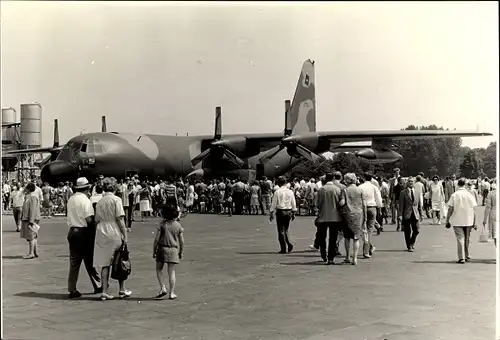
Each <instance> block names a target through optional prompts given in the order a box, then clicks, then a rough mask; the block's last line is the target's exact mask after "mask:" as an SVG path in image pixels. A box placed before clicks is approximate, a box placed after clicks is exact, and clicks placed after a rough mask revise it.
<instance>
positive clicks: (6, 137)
mask: <svg viewBox="0 0 500 340" xmlns="http://www.w3.org/2000/svg"><path fill="white" fill-rule="evenodd" d="M12 123H19V120H18V118H17V112H16V110H15V109H13V108H12V107H10V108H8V109H2V124H12ZM16 129H17V127H9V128H7V127H5V128H2V142H6V143H12V142H14V141H15V140H16V138H17V134H16Z"/></svg>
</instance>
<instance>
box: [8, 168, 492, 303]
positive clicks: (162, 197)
mask: <svg viewBox="0 0 500 340" xmlns="http://www.w3.org/2000/svg"><path fill="white" fill-rule="evenodd" d="M2 198H3V208H4V211H6V210H9V209H12V212H13V215H14V220H15V223H16V228H17V231H19V232H20V237H21V238H23V239H26V240H27V242H28V254H27V255H26V256H24V258H25V259H35V258H37V257H39V256H40V255H39V251H38V242H37V239H38V234H39V232H40V226H39V222H40V219H41V218H42V217H45V218H51V217H52V216H54V215H55V214H58V213H60V214H64V215H65V216H66V219H67V224H68V227H69V232H68V236H67V239H68V243H69V249H70V273H69V278H68V291H69V297H70V298H77V297H79V296H81V294H80V293H79V292H78V290H77V289H76V283H77V279H78V272H79V268H80V265H81V263H82V261H83V262H84V265H85V267H86V270H87V272H88V275H89V277H90V279H91V282H92V285H93V287H94V292H95V293H100V294H101V299H102V300H109V299H113V298H114V297H113V296H112V295H110V294H109V293H108V286H109V283H108V282H109V271H110V265H111V262H112V261H113V257H114V254H115V253H116V251H117V249H118V248H119V247H120V246H121V245H122V244H124V243H125V244H126V243H127V239H128V237H127V234H128V233H129V232H130V231H131V230H132V224H133V223H132V222H133V221H136V220H137V219H139V218H140V219H141V221H146V220H147V219H148V218H149V217H151V216H152V217H160V218H162V223H161V224H160V225H159V227H158V229H157V234H156V237H155V240H154V245H153V258H155V259H156V262H157V266H156V270H157V275H158V281H159V284H160V292H159V293H158V295H157V298H162V297H164V296H167V295H168V297H169V298H170V299H175V298H176V295H175V293H174V289H175V281H176V280H175V265H176V264H177V263H179V261H180V259H181V258H182V254H183V248H184V238H183V228H182V226H181V224H180V219H181V218H182V217H183V216H186V214H188V213H201V214H203V213H214V214H227V215H229V216H232V215H233V214H263V215H268V216H269V219H270V220H271V221H273V220H274V219H275V218H276V224H277V232H278V243H279V246H280V251H279V252H280V253H288V252H291V251H292V250H293V242H292V241H291V237H290V235H289V226H290V221H292V220H294V219H295V217H296V215H306V216H315V217H316V218H315V219H314V222H313V223H314V225H315V226H316V228H317V229H316V234H315V235H314V242H313V244H311V246H310V248H311V250H313V251H319V252H320V256H321V259H322V260H323V261H324V262H325V263H327V264H333V263H335V258H336V257H337V256H339V255H341V253H340V246H339V245H340V242H341V240H342V239H344V246H345V247H344V248H345V258H344V261H343V262H344V263H346V264H353V265H356V264H357V260H358V252H359V251H360V249H361V252H362V255H363V257H364V258H371V257H372V255H373V253H374V252H375V250H376V247H375V246H374V244H373V242H372V234H373V233H374V232H376V233H377V234H380V233H381V232H383V231H384V224H385V225H387V224H393V225H396V230H397V231H399V230H401V231H403V232H404V236H405V237H404V239H405V247H406V250H407V251H408V252H413V251H415V246H416V241H417V236H418V234H419V232H420V226H419V223H420V222H421V221H422V220H423V219H424V218H425V217H426V218H429V219H432V223H433V224H436V225H439V224H441V223H442V221H444V222H445V224H446V227H447V228H451V227H453V229H454V231H455V235H456V238H457V256H458V261H457V262H458V263H465V262H466V261H468V260H470V254H469V241H470V233H471V230H472V229H473V228H477V222H478V221H476V215H475V211H474V208H475V206H477V205H478V203H481V204H482V205H485V206H486V209H485V214H484V219H483V226H484V227H485V229H486V230H487V232H488V234H489V237H490V238H492V239H494V241H495V245H496V209H497V206H496V181H495V180H489V179H488V178H485V179H484V180H483V179H480V178H479V179H477V180H476V181H472V180H467V179H464V178H461V179H458V180H457V179H456V176H455V175H451V176H449V177H447V178H446V179H445V180H440V178H439V177H438V176H433V177H432V178H426V177H425V176H424V174H422V173H420V174H418V175H417V176H416V177H408V178H403V177H402V176H401V174H400V170H399V169H397V168H396V169H394V173H393V176H392V177H390V178H382V177H376V176H374V175H373V174H371V173H365V174H363V175H356V174H353V173H346V174H342V173H341V172H339V171H337V172H333V173H326V174H324V175H323V176H321V177H319V178H317V179H314V178H310V179H306V178H294V179H292V180H290V179H288V180H287V179H286V178H285V177H279V178H277V179H275V180H270V179H267V178H265V177H264V178H262V179H260V180H255V181H252V182H250V183H249V182H248V181H245V180H240V179H237V180H231V179H220V180H213V181H212V180H210V181H206V182H204V181H194V182H190V181H183V180H182V179H178V180H174V179H167V180H156V181H148V180H147V179H145V180H143V181H140V180H139V177H138V176H134V177H130V178H124V179H121V180H120V181H117V180H115V179H114V178H103V176H99V178H98V179H97V180H96V181H95V183H93V184H91V183H89V182H88V180H87V179H86V178H79V179H78V180H77V181H76V182H75V183H69V182H66V183H59V185H58V186H57V187H56V188H53V187H51V186H50V185H49V184H48V183H43V184H42V183H40V182H39V181H37V179H33V180H31V181H29V182H28V183H23V184H22V185H21V184H20V183H16V182H14V181H13V182H10V183H9V182H7V181H5V182H4V184H3V188H2ZM138 213H139V214H140V215H138ZM327 239H328V242H327ZM351 245H352V249H351ZM165 263H166V264H167V271H168V276H169V289H167V288H166V285H165V283H164V279H163V268H164V264H165ZM96 268H100V269H101V271H100V275H99V272H98V270H97V269H96ZM101 279H102V285H98V283H99V282H101ZM131 293H132V292H131V291H129V290H127V289H126V288H125V282H124V280H121V281H119V296H120V297H121V298H125V297H128V296H130V295H131Z"/></svg>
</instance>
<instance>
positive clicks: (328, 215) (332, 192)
mask: <svg viewBox="0 0 500 340" xmlns="http://www.w3.org/2000/svg"><path fill="white" fill-rule="evenodd" d="M325 181H326V184H325V185H324V186H322V187H321V188H320V189H319V190H318V193H317V204H316V207H317V208H318V219H317V225H318V233H319V235H318V236H319V237H318V238H319V240H318V241H319V250H320V252H321V258H322V259H323V261H324V262H326V261H327V254H326V237H327V233H329V236H328V264H334V260H335V255H336V254H337V235H338V233H339V231H340V230H341V229H342V216H341V215H340V206H339V204H340V203H339V202H340V194H341V189H340V187H339V186H338V185H335V184H334V183H333V174H332V173H328V174H326V175H325Z"/></svg>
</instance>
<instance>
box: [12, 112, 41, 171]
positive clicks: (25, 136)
mask: <svg viewBox="0 0 500 340" xmlns="http://www.w3.org/2000/svg"><path fill="white" fill-rule="evenodd" d="M20 130H21V133H20V135H21V149H33V148H40V147H41V146H42V105H40V104H39V103H34V104H21V129H20ZM40 157H41V154H36V153H35V154H28V155H22V157H21V159H20V162H18V164H19V165H18V176H19V180H25V179H30V178H33V177H34V176H35V175H39V174H40V169H39V168H38V167H37V166H36V165H35V162H37V161H38V160H39V159H40Z"/></svg>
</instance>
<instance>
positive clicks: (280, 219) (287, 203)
mask: <svg viewBox="0 0 500 340" xmlns="http://www.w3.org/2000/svg"><path fill="white" fill-rule="evenodd" d="M276 184H277V185H278V186H279V189H278V190H276V192H275V193H274V195H273V198H272V201H271V209H270V211H269V221H271V222H272V221H273V219H274V212H276V225H277V227H278V242H279V244H280V248H281V250H280V252H279V253H280V254H285V253H286V252H287V246H288V252H291V251H292V250H293V244H292V242H291V241H290V236H289V235H288V228H289V227H290V221H293V220H294V219H295V212H296V211H297V204H296V202H295V195H294V194H293V191H292V190H290V189H288V188H287V187H286V179H285V178H284V177H279V178H278V180H277V181H276Z"/></svg>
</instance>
